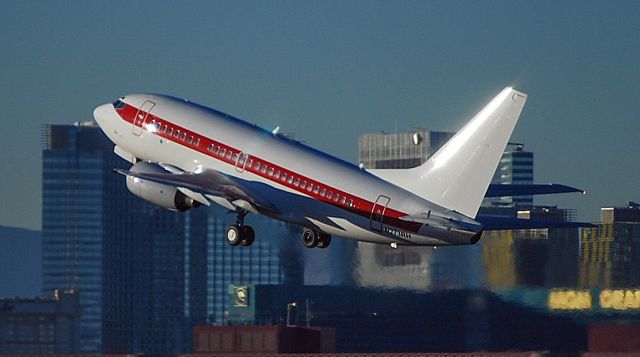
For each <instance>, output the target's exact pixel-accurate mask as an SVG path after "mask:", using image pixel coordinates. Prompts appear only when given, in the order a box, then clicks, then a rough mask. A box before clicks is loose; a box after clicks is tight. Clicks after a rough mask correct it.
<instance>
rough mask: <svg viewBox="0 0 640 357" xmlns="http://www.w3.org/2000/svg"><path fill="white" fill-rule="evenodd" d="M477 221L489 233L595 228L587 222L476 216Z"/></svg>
mask: <svg viewBox="0 0 640 357" xmlns="http://www.w3.org/2000/svg"><path fill="white" fill-rule="evenodd" d="M476 221H478V222H480V223H482V225H483V226H484V229H486V230H488V231H501V230H510V229H536V228H580V227H594V225H593V224H591V223H586V222H565V221H548V220H540V219H523V218H515V217H498V216H482V215H478V216H476Z"/></svg>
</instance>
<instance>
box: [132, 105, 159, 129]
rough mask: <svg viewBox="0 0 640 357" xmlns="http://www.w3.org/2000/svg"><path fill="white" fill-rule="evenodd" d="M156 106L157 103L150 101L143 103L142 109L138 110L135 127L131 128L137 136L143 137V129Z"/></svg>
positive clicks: (134, 122)
mask: <svg viewBox="0 0 640 357" xmlns="http://www.w3.org/2000/svg"><path fill="white" fill-rule="evenodd" d="M155 105H156V103H154V102H152V101H150V100H147V101H145V102H144V103H142V106H141V107H140V109H138V112H137V113H136V116H135V117H134V118H133V126H132V127H131V128H132V131H133V133H134V134H135V135H138V136H140V135H142V129H143V128H144V125H145V124H146V122H147V119H148V117H149V113H151V109H153V107H154V106H155Z"/></svg>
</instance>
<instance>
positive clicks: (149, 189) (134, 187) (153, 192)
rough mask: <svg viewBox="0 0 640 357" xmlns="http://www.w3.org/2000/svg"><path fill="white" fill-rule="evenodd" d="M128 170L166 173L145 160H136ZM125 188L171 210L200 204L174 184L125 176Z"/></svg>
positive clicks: (182, 209)
mask: <svg viewBox="0 0 640 357" xmlns="http://www.w3.org/2000/svg"><path fill="white" fill-rule="evenodd" d="M130 171H132V172H140V173H163V174H164V173H167V171H166V170H165V169H163V168H162V167H160V166H158V165H155V164H151V163H148V162H145V161H139V162H136V163H135V164H134V165H133V166H132V167H131V170H130ZM127 188H128V189H129V191H130V192H131V193H133V194H134V195H136V196H138V197H140V198H142V199H143V200H145V201H148V202H151V203H153V204H155V205H157V206H160V207H163V208H166V209H169V210H172V211H180V212H184V211H186V210H188V209H190V208H193V207H198V206H199V205H200V204H199V203H198V202H197V201H194V200H193V199H192V198H190V197H188V196H186V195H185V194H184V193H182V192H180V191H178V188H177V187H175V186H171V185H165V184H161V183H157V182H153V181H148V180H144V179H141V178H138V177H134V176H127Z"/></svg>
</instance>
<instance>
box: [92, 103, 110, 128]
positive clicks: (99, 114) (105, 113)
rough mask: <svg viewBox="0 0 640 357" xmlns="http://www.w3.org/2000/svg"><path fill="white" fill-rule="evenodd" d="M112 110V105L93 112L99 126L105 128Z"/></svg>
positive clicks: (102, 106)
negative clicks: (104, 125)
mask: <svg viewBox="0 0 640 357" xmlns="http://www.w3.org/2000/svg"><path fill="white" fill-rule="evenodd" d="M112 108H113V106H111V104H103V105H101V106H98V107H97V108H96V109H94V110H93V118H94V119H95V120H96V122H97V123H98V125H100V126H103V124H104V123H105V122H106V121H107V120H108V118H109V112H110V111H109V109H112Z"/></svg>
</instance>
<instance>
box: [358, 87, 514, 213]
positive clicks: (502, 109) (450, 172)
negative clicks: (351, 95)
mask: <svg viewBox="0 0 640 357" xmlns="http://www.w3.org/2000/svg"><path fill="white" fill-rule="evenodd" d="M526 100H527V95H526V94H525V93H522V92H519V91H517V90H515V89H513V88H505V89H504V90H502V92H500V94H498V95H497V96H496V97H495V98H493V100H491V102H489V104H487V105H486V106H485V107H484V108H483V109H482V110H481V111H480V112H479V113H478V114H476V115H475V116H474V117H473V118H472V119H471V120H470V121H469V122H468V123H467V124H466V125H465V126H464V127H463V128H462V129H460V131H458V133H457V134H456V135H455V136H453V137H452V138H451V139H450V140H449V141H448V142H447V143H445V144H444V145H443V146H442V148H440V150H438V151H437V152H436V153H435V154H433V156H431V158H429V160H427V161H426V162H425V163H424V164H422V165H421V166H418V167H415V168H412V169H406V170H370V172H371V173H373V174H374V175H377V176H379V177H381V178H383V179H385V180H387V181H390V182H391V183H393V184H396V185H398V186H400V187H402V188H404V189H406V190H408V191H410V192H413V193H415V194H416V195H418V196H421V197H423V198H425V199H427V200H429V201H431V202H433V203H436V204H438V205H441V206H444V207H446V208H449V209H452V210H456V211H458V212H460V213H462V214H464V215H466V216H469V217H475V215H476V213H477V212H478V208H479V207H480V204H481V203H482V199H483V198H484V195H485V193H486V191H487V188H488V187H489V184H490V183H491V179H492V177H493V174H494V172H495V170H496V167H497V166H498V163H499V161H500V157H501V156H502V153H503V152H504V149H505V147H506V145H507V142H508V141H509V138H510V137H511V133H512V132H513V129H514V128H515V125H516V122H517V121H518V117H520V113H521V112H522V108H523V107H524V103H525V102H526Z"/></svg>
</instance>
